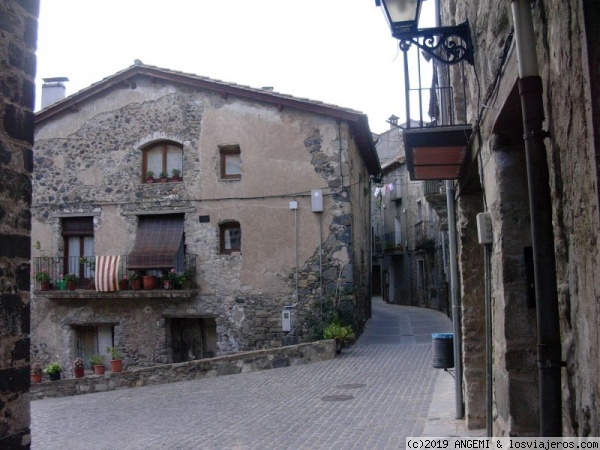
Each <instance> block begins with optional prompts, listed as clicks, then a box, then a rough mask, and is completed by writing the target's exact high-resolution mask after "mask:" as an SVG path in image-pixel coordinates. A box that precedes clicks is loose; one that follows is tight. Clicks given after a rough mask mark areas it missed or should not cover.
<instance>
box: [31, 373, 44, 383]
mask: <svg viewBox="0 0 600 450" xmlns="http://www.w3.org/2000/svg"><path fill="white" fill-rule="evenodd" d="M31 382H32V383H41V382H42V374H41V373H32V374H31Z"/></svg>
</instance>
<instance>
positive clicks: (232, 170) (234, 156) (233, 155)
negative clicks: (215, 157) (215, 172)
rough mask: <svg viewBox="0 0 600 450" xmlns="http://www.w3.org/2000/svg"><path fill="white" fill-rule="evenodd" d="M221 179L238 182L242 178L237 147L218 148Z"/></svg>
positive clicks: (238, 147)
mask: <svg viewBox="0 0 600 450" xmlns="http://www.w3.org/2000/svg"><path fill="white" fill-rule="evenodd" d="M219 152H220V154H221V179H224V180H239V179H240V178H241V177H242V158H241V152H240V146H239V145H221V146H219Z"/></svg>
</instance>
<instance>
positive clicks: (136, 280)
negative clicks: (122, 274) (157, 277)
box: [129, 272, 142, 291]
mask: <svg viewBox="0 0 600 450" xmlns="http://www.w3.org/2000/svg"><path fill="white" fill-rule="evenodd" d="M129 285H130V286H131V289H133V290H134V291H139V290H140V289H141V288H142V280H140V275H139V274H138V273H137V272H130V273H129Z"/></svg>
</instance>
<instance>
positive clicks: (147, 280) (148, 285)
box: [142, 275, 156, 291]
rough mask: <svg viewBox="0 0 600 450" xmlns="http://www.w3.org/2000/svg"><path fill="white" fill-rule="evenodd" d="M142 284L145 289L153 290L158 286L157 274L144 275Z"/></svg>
mask: <svg viewBox="0 0 600 450" xmlns="http://www.w3.org/2000/svg"><path fill="white" fill-rule="evenodd" d="M142 284H143V286H144V289H145V290H147V291H151V290H152V289H154V288H156V276H155V275H144V276H143V277H142Z"/></svg>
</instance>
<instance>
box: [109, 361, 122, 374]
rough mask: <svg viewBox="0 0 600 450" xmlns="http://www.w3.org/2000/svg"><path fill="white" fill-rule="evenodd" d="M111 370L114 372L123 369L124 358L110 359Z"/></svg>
mask: <svg viewBox="0 0 600 450" xmlns="http://www.w3.org/2000/svg"><path fill="white" fill-rule="evenodd" d="M110 370H111V371H112V372H121V371H122V370H123V360H122V359H111V360H110Z"/></svg>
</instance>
